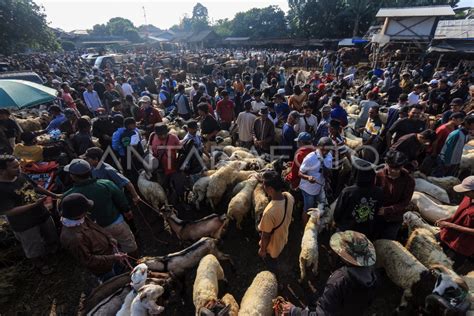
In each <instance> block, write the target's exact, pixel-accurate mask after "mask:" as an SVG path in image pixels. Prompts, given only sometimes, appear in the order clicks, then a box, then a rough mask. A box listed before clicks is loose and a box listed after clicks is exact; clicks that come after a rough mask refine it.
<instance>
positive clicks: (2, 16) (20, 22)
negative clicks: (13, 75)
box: [0, 0, 60, 54]
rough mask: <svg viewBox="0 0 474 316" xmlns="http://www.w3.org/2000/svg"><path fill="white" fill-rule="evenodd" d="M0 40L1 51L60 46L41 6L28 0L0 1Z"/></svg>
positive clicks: (8, 52) (44, 48) (52, 48)
mask: <svg viewBox="0 0 474 316" xmlns="http://www.w3.org/2000/svg"><path fill="white" fill-rule="evenodd" d="M0 43H1V45H0V53H1V54H12V53H18V52H22V51H25V50H27V49H32V50H58V49H60V46H59V43H58V41H57V39H56V36H55V35H54V33H53V32H52V30H51V29H50V28H49V27H48V25H47V22H46V16H45V14H44V13H43V10H42V8H41V7H40V6H38V5H37V4H35V3H34V2H33V1H32V0H0Z"/></svg>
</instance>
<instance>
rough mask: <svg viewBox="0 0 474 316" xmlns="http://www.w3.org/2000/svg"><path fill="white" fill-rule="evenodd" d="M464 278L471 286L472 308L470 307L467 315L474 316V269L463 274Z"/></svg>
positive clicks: (469, 286)
mask: <svg viewBox="0 0 474 316" xmlns="http://www.w3.org/2000/svg"><path fill="white" fill-rule="evenodd" d="M462 278H463V279H464V282H466V284H467V286H468V288H469V300H470V302H471V308H470V309H469V311H468V313H467V315H468V316H473V315H474V271H471V272H469V273H468V274H466V275H463V276H462Z"/></svg>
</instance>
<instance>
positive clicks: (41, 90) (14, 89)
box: [0, 79, 57, 109]
mask: <svg viewBox="0 0 474 316" xmlns="http://www.w3.org/2000/svg"><path fill="white" fill-rule="evenodd" d="M56 93H57V91H56V90H54V89H51V88H49V87H46V86H43V85H40V84H37V83H34V82H30V81H25V80H8V79H4V80H0V108H15V109H23V108H27V107H32V106H35V105H40V104H43V103H48V102H51V101H54V99H56Z"/></svg>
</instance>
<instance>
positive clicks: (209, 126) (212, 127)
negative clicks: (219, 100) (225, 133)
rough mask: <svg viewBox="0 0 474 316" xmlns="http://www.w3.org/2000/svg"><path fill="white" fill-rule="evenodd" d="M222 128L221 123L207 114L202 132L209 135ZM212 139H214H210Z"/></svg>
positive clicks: (202, 124)
mask: <svg viewBox="0 0 474 316" xmlns="http://www.w3.org/2000/svg"><path fill="white" fill-rule="evenodd" d="M218 130H220V128H219V123H217V121H216V119H215V118H213V117H212V116H211V115H209V114H208V115H207V116H206V117H205V118H204V120H202V122H201V133H203V134H205V135H208V134H210V133H212V132H214V131H218ZM209 140H212V139H209Z"/></svg>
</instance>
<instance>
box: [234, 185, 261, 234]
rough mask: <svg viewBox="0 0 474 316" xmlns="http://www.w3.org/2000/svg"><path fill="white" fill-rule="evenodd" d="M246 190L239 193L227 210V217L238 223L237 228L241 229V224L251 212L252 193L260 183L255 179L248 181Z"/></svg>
mask: <svg viewBox="0 0 474 316" xmlns="http://www.w3.org/2000/svg"><path fill="white" fill-rule="evenodd" d="M245 182H246V183H245V186H244V188H243V189H242V190H241V191H240V192H239V193H237V195H235V196H234V197H233V198H232V199H231V200H230V202H229V207H228V209H227V216H229V218H230V219H233V220H235V221H236V222H237V224H236V225H237V228H238V229H241V228H242V226H241V223H242V220H243V218H244V216H245V214H247V213H248V212H249V211H250V207H251V206H252V192H253V190H254V188H255V186H256V185H257V183H258V180H257V179H255V178H252V179H248V180H246V181H245Z"/></svg>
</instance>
